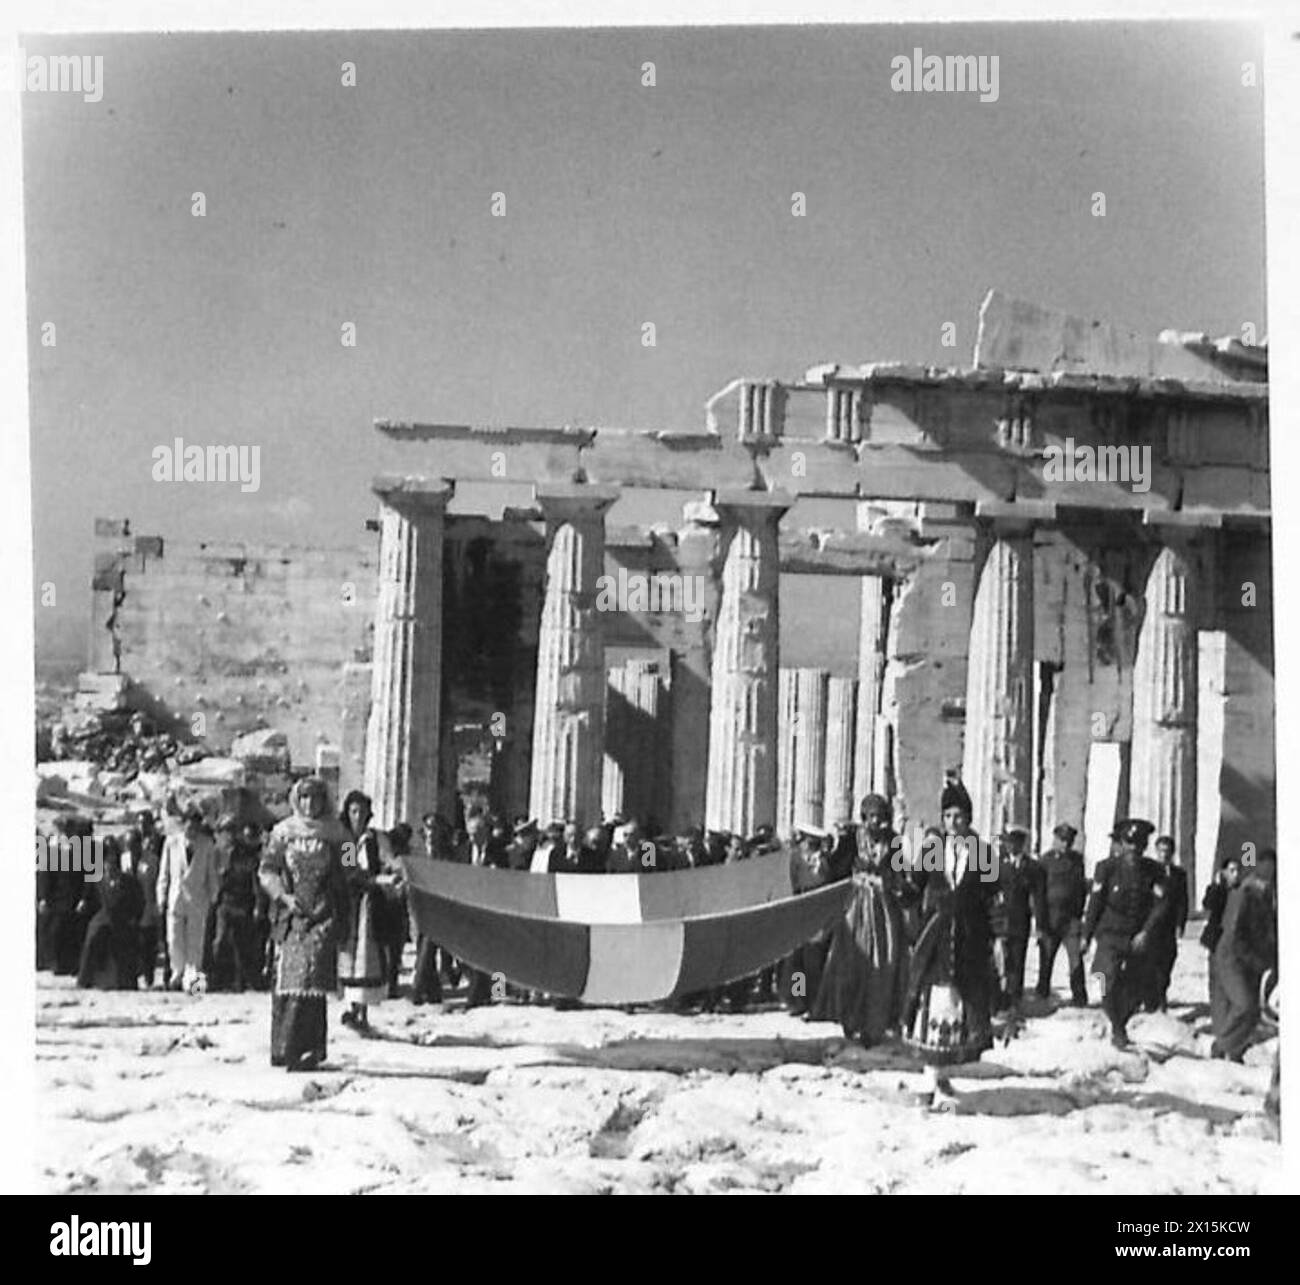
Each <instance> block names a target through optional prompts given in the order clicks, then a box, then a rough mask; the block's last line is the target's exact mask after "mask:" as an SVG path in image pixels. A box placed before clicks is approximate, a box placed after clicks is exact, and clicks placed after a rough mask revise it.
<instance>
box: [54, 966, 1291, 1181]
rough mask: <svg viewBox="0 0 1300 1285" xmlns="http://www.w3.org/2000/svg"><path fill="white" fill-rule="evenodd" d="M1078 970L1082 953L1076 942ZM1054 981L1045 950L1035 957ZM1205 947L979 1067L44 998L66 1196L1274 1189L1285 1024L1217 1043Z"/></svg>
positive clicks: (783, 1025) (754, 1042)
mask: <svg viewBox="0 0 1300 1285" xmlns="http://www.w3.org/2000/svg"><path fill="white" fill-rule="evenodd" d="M1062 962H1063V961H1062ZM1031 973H1032V965H1031ZM1204 995H1205V952H1204V951H1202V950H1201V949H1200V948H1199V947H1198V946H1197V945H1196V944H1195V942H1193V941H1191V940H1188V941H1185V942H1184V943H1183V944H1182V950H1181V955H1180V960H1179V966H1178V971H1177V974H1176V976H1175V983H1174V988H1173V993H1172V996H1171V998H1172V1000H1173V1001H1174V1003H1173V1006H1172V1008H1171V1011H1170V1012H1169V1013H1168V1014H1160V1015H1148V1016H1141V1017H1138V1018H1136V1019H1135V1020H1134V1022H1133V1024H1132V1028H1131V1029H1132V1034H1133V1036H1134V1038H1135V1040H1136V1041H1137V1045H1138V1049H1139V1051H1137V1052H1131V1053H1121V1052H1117V1051H1115V1050H1114V1049H1112V1048H1111V1047H1110V1044H1109V1042H1108V1040H1107V1038H1106V1028H1105V1021H1104V1019H1103V1017H1102V1016H1101V1014H1100V1013H1099V1012H1098V1011H1097V1010H1096V1009H1087V1010H1077V1009H1071V1008H1061V1009H1058V1010H1057V1011H1055V1012H1050V1011H1049V1010H1048V1009H1047V1008H1043V1009H1041V1010H1039V1011H1038V1012H1037V1014H1036V1015H1031V1016H1030V1018H1029V1020H1028V1022H1027V1023H1026V1025H1025V1027H1024V1029H1023V1031H1022V1032H1021V1034H1020V1035H1019V1036H1018V1037H1017V1038H1016V1039H1014V1040H1012V1041H1011V1042H1010V1043H1008V1044H1006V1045H1005V1046H1002V1045H999V1047H998V1048H996V1049H995V1050H994V1051H993V1052H992V1053H989V1054H987V1055H986V1056H985V1058H984V1059H983V1060H982V1061H981V1062H979V1063H977V1064H973V1065H970V1066H965V1067H961V1068H958V1069H957V1071H956V1072H955V1075H954V1085H955V1087H956V1089H957V1091H958V1093H959V1095H960V1096H959V1101H958V1106H957V1109H956V1110H955V1111H953V1112H951V1113H931V1112H927V1111H925V1110H923V1109H921V1108H919V1107H918V1106H916V1105H915V1102H914V1100H913V1094H914V1092H915V1090H916V1088H917V1087H918V1085H919V1082H920V1078H921V1077H920V1071H919V1068H918V1067H917V1066H916V1064H915V1063H914V1062H913V1061H912V1060H911V1059H910V1058H909V1057H908V1055H907V1054H906V1053H905V1052H904V1051H902V1050H901V1049H898V1048H885V1049H873V1050H871V1051H865V1050H862V1049H860V1048H857V1047H855V1046H852V1045H849V1044H847V1043H846V1042H845V1041H844V1040H843V1039H841V1038H839V1033H838V1031H837V1030H836V1028H834V1027H833V1026H830V1025H827V1024H816V1025H812V1024H807V1023H804V1022H801V1021H798V1020H796V1019H794V1018H791V1017H789V1016H787V1015H786V1014H785V1013H784V1012H780V1011H762V1012H756V1013H750V1014H741V1015H723V1014H718V1015H704V1016H683V1015H677V1014H672V1013H661V1012H653V1011H638V1012H632V1013H625V1012H621V1011H614V1010H600V1009H593V1010H579V1011H560V1010H556V1009H553V1008H549V1007H541V1006H528V1005H523V1004H513V1003H512V1004H507V1005H503V1006H496V1007H492V1008H486V1009H477V1010H475V1011H473V1012H468V1013H467V1012H464V1011H462V1009H461V1005H460V1003H459V1001H458V1000H453V1001H452V1002H451V1003H450V1004H449V1006H448V1009H447V1011H445V1012H443V1013H437V1012H434V1011H431V1010H430V1009H427V1008H415V1007H413V1006H412V1005H411V1004H410V1003H408V1002H406V1001H405V1000H399V1001H394V1002H392V1003H389V1004H385V1005H383V1006H382V1007H380V1008H378V1009H376V1010H374V1014H373V1016H374V1022H375V1028H376V1034H375V1036H374V1037H373V1038H370V1039H363V1038H361V1037H360V1036H359V1035H357V1034H355V1033H354V1032H352V1031H350V1030H348V1029H346V1028H343V1027H341V1026H340V1025H339V1023H338V1021H337V1012H338V1006H337V1005H334V1004H332V1005H331V1014H330V1061H329V1063H328V1064H327V1067H326V1068H325V1069H322V1070H317V1071H315V1072H312V1073H309V1074H298V1075H291V1074H287V1073H285V1072H284V1071H279V1070H273V1069H272V1068H271V1067H270V1066H269V1065H268V1062H267V1040H268V1025H269V1018H270V1011H269V1010H270V1000H269V998H268V996H266V995H264V994H247V995H206V996H200V997H195V998H191V997H188V996H183V995H176V994H168V993H163V992H157V991H155V992H149V993H144V992H141V993H136V994H129V993H106V992H86V991H78V990H76V989H75V987H73V986H72V985H71V984H70V979H67V978H51V977H50V976H49V975H48V974H42V975H41V977H40V982H39V989H38V993H37V1003H38V1013H37V1032H36V1052H37V1074H38V1079H39V1082H40V1085H41V1089H40V1094H41V1096H40V1110H41V1113H42V1120H41V1125H40V1130H39V1135H40V1138H41V1155H40V1157H39V1159H40V1165H41V1172H42V1182H43V1187H44V1189H45V1190H47V1191H50V1192H60V1193H77V1194H81V1193H91V1192H195V1193H199V1192H211V1193H217V1192H355V1193H360V1192H376V1193H379V1192H792V1193H793V1192H807V1193H813V1192H863V1193H867V1192H953V1193H957V1192H1062V1193H1064V1192H1070V1193H1075V1192H1078V1193H1090V1192H1110V1193H1140V1192H1162V1193H1163V1192H1168V1193H1228V1192H1231V1193H1253V1192H1257V1191H1261V1190H1264V1191H1267V1190H1270V1189H1273V1188H1274V1187H1275V1186H1276V1184H1277V1183H1278V1182H1279V1181H1280V1172H1281V1151H1280V1148H1279V1146H1278V1143H1277V1142H1276V1140H1275V1131H1274V1129H1273V1126H1272V1124H1271V1122H1270V1121H1268V1120H1267V1119H1266V1118H1265V1117H1264V1116H1263V1115H1262V1114H1261V1107H1262V1100H1263V1096H1264V1092H1265V1089H1266V1088H1267V1085H1268V1080H1269V1074H1270V1070H1271V1065H1272V1059H1273V1052H1274V1049H1275V1047H1276V1036H1275V1034H1273V1033H1272V1032H1271V1031H1270V1032H1269V1038H1267V1039H1266V1040H1265V1041H1264V1042H1263V1043H1261V1044H1258V1045H1256V1046H1255V1047H1253V1048H1252V1049H1250V1050H1249V1052H1248V1053H1247V1056H1246V1064H1245V1065H1243V1066H1233V1065H1230V1064H1227V1063H1223V1062H1217V1061H1214V1062H1212V1061H1209V1060H1208V1058H1207V1054H1208V1049H1209V1036H1208V1035H1207V1034H1205V1033H1204V1029H1205V1027H1206V1025H1207V1021H1208V1019H1207V1017H1206V1015H1205V1005H1204V1004H1203V1003H1201V1002H1200V1001H1201V1000H1202V998H1203V997H1204Z"/></svg>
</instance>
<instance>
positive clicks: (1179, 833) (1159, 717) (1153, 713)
mask: <svg viewBox="0 0 1300 1285" xmlns="http://www.w3.org/2000/svg"><path fill="white" fill-rule="evenodd" d="M1194 576H1195V572H1194V568H1193V565H1192V562H1191V559H1190V558H1189V556H1188V553H1187V550H1186V548H1185V547H1184V546H1182V545H1176V544H1167V545H1165V547H1164V548H1163V549H1161V551H1160V554H1159V556H1158V557H1157V558H1156V560H1155V563H1154V565H1153V566H1152V568H1151V574H1150V575H1149V576H1148V577H1147V584H1146V614H1145V616H1144V617H1143V620H1142V628H1141V631H1140V632H1139V634H1138V644H1137V656H1136V659H1135V660H1134V664H1133V752H1132V756H1131V766H1130V769H1129V812H1130V813H1131V814H1132V815H1133V816H1135V817H1143V818H1145V819H1146V820H1148V821H1150V822H1151V823H1152V824H1153V825H1154V826H1155V827H1156V833H1157V834H1170V835H1172V836H1173V839H1174V843H1175V845H1176V848H1175V851H1176V853H1177V854H1178V859H1179V860H1180V861H1181V863H1182V864H1183V865H1184V867H1186V868H1187V869H1188V870H1191V869H1192V866H1193V862H1194V859H1195V851H1194V848H1195V840H1196V704H1197V682H1198V678H1197V649H1198V646H1199V642H1198V639H1197V633H1196V601H1195V599H1196V594H1195V579H1194Z"/></svg>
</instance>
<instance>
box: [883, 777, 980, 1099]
mask: <svg viewBox="0 0 1300 1285" xmlns="http://www.w3.org/2000/svg"><path fill="white" fill-rule="evenodd" d="M940 808H941V811H942V814H943V828H944V838H943V840H942V847H941V848H940V847H939V846H938V843H937V842H936V844H935V845H933V846H931V847H930V848H929V849H928V850H927V853H926V854H924V856H923V860H922V881H923V883H922V886H923V891H922V895H921V933H920V936H919V937H918V938H917V942H916V948H915V950H914V951H913V952H912V965H911V977H910V981H909V985H908V994H907V1007H906V1012H905V1027H906V1032H907V1034H906V1042H907V1044H908V1045H909V1046H910V1047H911V1048H912V1049H913V1050H914V1051H915V1052H916V1054H917V1055H918V1056H919V1058H920V1060H921V1061H922V1062H923V1063H924V1064H925V1065H926V1067H927V1068H928V1071H929V1075H928V1083H927V1086H926V1089H925V1090H924V1091H923V1093H922V1101H923V1102H924V1103H925V1104H926V1105H930V1106H934V1107H936V1108H944V1107H948V1106H951V1105H952V1104H953V1101H954V1096H953V1091H952V1085H951V1084H950V1083H949V1081H948V1078H947V1076H946V1075H945V1074H944V1073H943V1072H942V1070H941V1068H943V1067H946V1066H955V1065H958V1064H960V1063H962V1062H973V1061H976V1060H977V1059H978V1058H979V1056H980V1054H981V1053H983V1052H984V1051H985V1050H986V1049H990V1048H992V1047H993V1035H992V1022H991V1013H992V1006H993V989H994V982H993V979H994V973H993V937H992V932H991V929H990V923H989V919H990V911H991V908H992V907H991V900H992V897H993V895H994V893H995V892H996V889H997V884H996V882H995V881H993V880H991V879H989V878H986V877H985V875H986V873H987V871H988V862H987V861H985V860H984V859H983V857H984V855H985V854H984V852H983V850H982V847H981V845H980V839H979V836H978V835H976V834H975V832H974V831H973V830H971V828H970V818H971V803H970V795H968V794H967V793H966V788H965V787H964V786H963V785H962V784H961V782H960V781H953V782H950V783H949V784H948V785H947V786H946V787H945V788H944V791H943V796H942V800H941V803H940Z"/></svg>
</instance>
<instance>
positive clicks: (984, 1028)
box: [904, 912, 993, 1066]
mask: <svg viewBox="0 0 1300 1285" xmlns="http://www.w3.org/2000/svg"><path fill="white" fill-rule="evenodd" d="M955 929H956V926H955V924H954V923H953V920H952V917H951V915H950V914H948V913H946V912H945V913H943V914H939V915H936V916H935V917H934V918H932V919H931V920H930V922H929V923H927V924H926V926H925V928H923V929H922V931H921V936H920V938H919V940H918V941H917V943H916V949H915V951H914V952H913V955H912V980H911V983H910V986H909V994H910V996H911V998H910V1001H909V1004H908V1011H907V1014H906V1017H905V1024H906V1034H905V1035H904V1042H905V1043H906V1044H907V1045H908V1047H909V1048H911V1049H912V1050H913V1052H915V1053H916V1055H917V1056H918V1057H919V1058H920V1060H921V1061H922V1062H923V1063H925V1064H926V1065H927V1066H956V1065H958V1064H960V1063H962V1062H974V1061H977V1060H978V1059H979V1056H980V1054H981V1053H983V1052H985V1051H986V1050H988V1049H990V1048H992V1047H993V1031H992V1026H991V1024H990V1021H989V1001H990V994H991V991H992V974H993V965H992V960H991V958H990V959H989V960H988V961H986V963H985V967H984V969H983V970H982V972H983V975H982V976H968V977H961V976H959V975H958V971H957V968H956V960H955V958H954V945H955V941H954V934H955ZM966 967H968V968H974V961H968V962H967V964H966Z"/></svg>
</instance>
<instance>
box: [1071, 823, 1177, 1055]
mask: <svg viewBox="0 0 1300 1285" xmlns="http://www.w3.org/2000/svg"><path fill="white" fill-rule="evenodd" d="M1154 829H1155V826H1153V825H1152V824H1151V822H1150V821H1139V820H1127V821H1121V822H1120V823H1119V825H1117V826H1116V827H1115V830H1114V835H1115V837H1116V838H1117V841H1118V844H1119V849H1120V852H1119V856H1116V857H1107V858H1106V860H1105V861H1102V862H1100V863H1098V865H1097V869H1096V871H1095V873H1094V875H1093V882H1092V895H1091V896H1090V897H1089V899H1088V912H1087V916H1086V918H1085V920H1084V925H1083V947H1084V950H1087V949H1088V947H1089V946H1090V945H1091V944H1092V940H1093V937H1094V936H1095V937H1096V939H1097V953H1096V955H1095V956H1094V957H1093V961H1092V971H1093V974H1094V975H1099V976H1100V980H1101V987H1102V995H1101V1006H1102V1009H1103V1010H1104V1011H1105V1014H1106V1016H1107V1017H1108V1018H1109V1019H1110V1041H1111V1043H1112V1044H1113V1045H1114V1046H1115V1047H1116V1048H1120V1049H1123V1048H1128V1046H1129V1038H1128V1020H1129V1018H1130V1017H1132V1016H1133V1014H1134V1013H1135V1012H1137V1010H1138V1008H1139V1006H1140V1005H1141V1003H1142V1001H1143V999H1144V998H1145V997H1146V995H1148V994H1149V993H1150V985H1151V982H1150V976H1151V971H1152V967H1153V961H1152V953H1151V947H1152V943H1153V941H1154V939H1155V935H1156V932H1157V930H1158V929H1159V926H1160V921H1161V920H1162V919H1163V918H1164V916H1165V914H1166V912H1167V911H1168V908H1169V907H1168V896H1167V893H1166V888H1165V873H1164V868H1163V867H1162V866H1161V865H1160V863H1159V862H1158V861H1152V860H1151V858H1150V857H1145V856H1143V855H1142V854H1143V852H1144V850H1145V849H1146V846H1147V843H1148V842H1149V840H1150V838H1151V832H1152V831H1153V830H1154Z"/></svg>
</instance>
